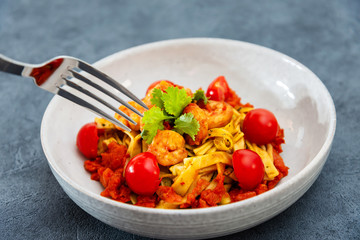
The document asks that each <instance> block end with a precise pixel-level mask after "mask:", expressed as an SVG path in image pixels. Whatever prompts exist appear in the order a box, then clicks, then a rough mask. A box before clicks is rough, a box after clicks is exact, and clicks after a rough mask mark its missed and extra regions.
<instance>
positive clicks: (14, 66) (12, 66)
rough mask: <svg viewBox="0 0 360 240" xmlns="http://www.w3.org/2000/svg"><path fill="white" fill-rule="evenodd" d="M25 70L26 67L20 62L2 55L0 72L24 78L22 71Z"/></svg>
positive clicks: (0, 57) (0, 56)
mask: <svg viewBox="0 0 360 240" xmlns="http://www.w3.org/2000/svg"><path fill="white" fill-rule="evenodd" d="M24 68H25V66H24V65H21V63H20V62H17V61H15V60H12V59H10V58H8V57H5V56H4V55H2V54H0V71H2V72H7V73H12V74H16V75H19V76H22V71H23V70H24Z"/></svg>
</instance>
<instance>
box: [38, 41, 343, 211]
mask: <svg viewBox="0 0 360 240" xmlns="http://www.w3.org/2000/svg"><path fill="white" fill-rule="evenodd" d="M199 43H202V44H203V43H207V44H209V43H217V44H236V45H239V44H240V45H243V46H244V47H247V48H253V49H254V48H257V49H260V50H262V51H265V52H266V53H268V54H271V55H274V56H278V57H282V58H286V59H287V60H289V61H290V62H292V63H294V64H296V65H298V66H299V67H301V68H302V69H303V70H305V71H306V72H308V73H309V74H311V75H312V76H313V78H312V79H313V81H317V82H318V83H320V86H321V87H322V88H323V89H322V90H323V91H324V93H325V95H326V101H327V103H328V104H329V108H330V115H329V116H330V119H329V130H328V132H327V136H326V139H325V141H324V143H323V144H322V146H321V148H320V150H319V151H318V153H317V154H316V155H315V157H314V158H313V159H312V160H311V161H310V163H309V164H308V165H306V166H305V167H304V168H303V169H302V170H300V172H298V173H297V174H296V175H294V176H293V177H292V178H291V179H289V180H288V181H286V182H284V183H282V184H281V185H279V186H277V187H275V188H273V189H271V191H267V192H265V193H262V194H260V195H257V196H256V197H253V198H250V199H245V200H242V201H239V202H234V203H231V204H226V205H221V206H216V207H209V208H201V209H157V208H147V207H141V206H135V205H131V204H127V203H122V202H117V201H115V200H112V199H109V198H106V197H102V196H101V195H100V193H99V194H96V193H93V192H91V191H89V190H87V189H86V188H83V187H81V186H80V185H78V184H77V183H75V182H73V181H71V179H69V178H68V177H67V176H65V175H64V174H62V171H61V170H60V168H59V167H58V166H57V164H56V161H54V159H52V158H51V157H50V156H51V154H50V152H48V151H49V149H48V148H47V147H46V142H44V141H43V139H44V135H45V132H44V131H45V130H44V129H45V127H46V125H47V119H48V118H49V117H48V115H49V109H50V108H51V107H52V106H53V105H55V104H56V103H57V101H59V100H60V99H61V100H62V98H60V97H59V96H56V95H55V96H54V97H53V98H52V99H51V101H50V102H49V104H48V106H47V108H46V110H45V113H44V115H43V118H42V122H41V129H40V137H41V145H42V148H43V151H44V154H45V156H46V159H47V161H48V164H49V165H50V167H51V169H52V170H53V171H55V172H56V174H57V175H59V177H61V178H62V179H63V180H64V181H65V182H66V183H67V184H68V185H69V186H72V187H73V188H75V189H76V190H77V191H79V192H81V193H82V194H84V195H87V196H88V197H90V198H94V199H95V200H97V201H100V202H103V203H104V204H109V205H111V206H112V207H118V208H123V209H125V210H129V211H135V212H142V213H145V214H157V215H179V216H182V215H198V214H205V213H206V214H215V213H217V212H226V211H231V210H233V209H234V208H235V207H236V208H240V207H247V206H249V205H252V204H254V203H255V204H256V203H257V202H262V201H263V199H265V198H268V197H270V196H271V195H277V194H279V193H280V192H282V191H284V190H285V189H288V188H290V187H291V186H292V185H293V184H295V183H296V182H297V181H299V180H300V179H302V178H304V177H305V176H308V175H309V174H311V172H312V170H313V168H314V167H315V166H317V165H318V164H321V163H322V162H324V163H325V161H326V154H327V153H328V152H329V149H330V148H331V145H332V141H333V139H334V135H335V130H336V110H335V105H334V102H333V99H332V97H331V95H330V93H329V91H328V89H327V88H326V86H325V85H324V83H323V82H322V81H321V80H320V79H319V78H318V77H317V76H316V75H315V74H314V73H313V72H312V71H311V70H310V69H309V68H307V67H306V66H304V65H303V64H301V63H300V62H298V61H297V60H295V59H293V58H291V57H289V56H287V55H285V54H283V53H281V52H278V51H276V50H273V49H270V48H267V47H264V46H260V45H257V44H253V43H249V42H244V41H239V40H232V39H223V38H178V39H170V40H162V41H156V42H151V43H146V44H142V45H138V46H134V47H131V48H128V49H125V50H121V51H118V52H116V53H113V54H111V55H108V56H107V57H104V58H102V59H100V60H98V61H96V62H95V63H94V64H93V65H94V66H95V67H97V68H100V69H101V68H102V67H104V66H106V65H108V64H109V63H110V62H111V61H112V60H113V59H114V58H119V57H126V56H127V55H129V54H136V53H137V52H142V51H147V50H149V49H152V48H166V47H169V46H174V45H179V44H199ZM89 180H90V178H89Z"/></svg>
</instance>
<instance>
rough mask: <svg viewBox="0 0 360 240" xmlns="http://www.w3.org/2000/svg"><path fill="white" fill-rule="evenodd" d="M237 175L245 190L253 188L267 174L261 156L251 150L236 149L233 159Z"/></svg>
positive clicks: (240, 184)
mask: <svg viewBox="0 0 360 240" xmlns="http://www.w3.org/2000/svg"><path fill="white" fill-rule="evenodd" d="M232 163H233V167H234V172H235V176H236V178H237V179H238V182H239V186H240V187H241V188H242V189H244V190H253V189H254V188H256V186H257V185H259V184H260V183H261V182H262V181H263V179H264V175H265V168H264V163H263V162H262V160H261V158H260V156H259V155H258V154H257V153H256V152H254V151H251V150H248V149H240V150H236V151H235V152H234V154H233V159H232Z"/></svg>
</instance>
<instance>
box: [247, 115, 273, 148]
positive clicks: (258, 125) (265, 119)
mask: <svg viewBox="0 0 360 240" xmlns="http://www.w3.org/2000/svg"><path fill="white" fill-rule="evenodd" d="M277 131H278V122H277V120H276V118H275V116H274V114H273V113H272V112H270V111H268V110H266V109H262V108H257V109H254V110H251V111H250V112H248V113H247V114H246V117H245V119H244V123H243V132H244V134H245V138H246V139H247V140H249V141H250V142H252V143H256V144H258V145H264V144H267V143H270V142H272V141H274V139H275V137H276V134H277Z"/></svg>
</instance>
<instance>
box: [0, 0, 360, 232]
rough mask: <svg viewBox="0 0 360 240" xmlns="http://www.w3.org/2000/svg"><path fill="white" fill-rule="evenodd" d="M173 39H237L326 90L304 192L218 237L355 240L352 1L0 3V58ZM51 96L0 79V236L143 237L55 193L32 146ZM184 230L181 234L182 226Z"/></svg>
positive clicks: (356, 76)
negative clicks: (321, 161) (327, 146)
mask: <svg viewBox="0 0 360 240" xmlns="http://www.w3.org/2000/svg"><path fill="white" fill-rule="evenodd" d="M184 37H220V38H229V39H236V40H242V41H248V42H252V43H255V44H259V45H263V46H266V47H269V48H273V49H275V50H278V51H280V52H283V53H285V54H287V55H289V56H291V57H293V58H295V59H297V60H298V61H300V62H301V63H303V64H305V65H306V66H308V67H309V68H310V69H311V70H312V71H314V72H315V74H317V75H318V76H319V77H320V79H321V80H322V81H323V82H324V84H325V85H326V87H327V88H328V89H329V91H330V93H331V95H332V97H333V99H334V102H335V105H336V109H337V117H338V122H337V131H336V135H335V140H334V144H333V149H332V151H331V153H330V156H329V159H328V161H327V163H326V165H325V167H324V169H323V172H322V173H321V175H320V176H319V178H318V180H317V181H316V182H315V184H314V185H313V186H312V187H311V188H310V190H309V191H308V192H307V193H306V194H305V195H304V196H303V197H302V198H301V199H300V200H299V201H297V202H296V203H295V204H294V205H293V206H291V207H290V208H289V209H287V210H286V211H284V212H283V213H281V214H280V215H279V216H277V217H275V218H273V219H271V220H270V221H268V222H265V223H263V224H261V225H259V226H257V227H254V228H252V229H249V230H247V231H244V232H241V233H238V234H234V235H230V236H227V237H224V238H223V239H239V238H243V239H359V238H360V237H359V236H360V222H359V220H360V209H359V202H360V190H359V186H360V185H359V180H360V179H359V176H360V166H359V165H360V164H359V155H360V152H359V146H360V141H359V119H360V111H359V110H360V107H359V106H360V97H359V91H360V1H359V0H338V1H328V0H321V1H310V0H302V1H266V0H263V1H256V3H255V1H223V2H222V3H220V1H217V0H216V1H215V0H214V1H165V0H164V1H158V0H157V1H147V0H143V1H130V0H129V1H110V0H105V1H94V0H87V1H67V2H65V1H52V2H51V3H50V1H45V0H43V1H29V0H21V1H13V0H1V1H0V53H3V54H5V55H7V56H9V57H12V58H15V59H19V60H22V61H27V62H33V63H39V62H42V61H45V60H46V59H48V58H51V57H54V56H56V55H60V54H65V55H73V56H76V57H79V58H82V59H84V60H86V61H88V62H95V61H97V60H99V59H101V58H103V57H105V56H107V55H109V54H112V53H114V52H117V51H119V50H123V49H126V48H129V47H132V46H136V45H139V44H143V43H148V42H153V41H158V40H165V39H172V38H184ZM51 98H52V95H51V94H49V93H47V92H45V91H41V90H40V89H38V88H36V87H35V86H34V85H33V83H32V82H31V81H28V80H26V79H20V78H18V77H15V76H10V75H5V74H4V73H0V110H1V115H0V126H1V128H0V153H1V154H0V233H1V234H0V238H1V239H145V238H141V237H139V236H134V235H132V234H128V233H125V232H122V231H119V230H117V229H114V228H112V227H109V226H107V225H105V224H103V223H102V222H100V221H98V220H96V219H95V218H93V217H91V216H90V215H88V214H87V213H85V212H84V211H83V210H81V209H80V208H79V207H77V205H75V204H74V203H73V202H72V201H71V200H70V199H69V198H68V197H67V195H66V194H65V193H64V192H63V191H62V189H61V188H60V186H59V185H58V183H57V182H56V180H55V178H54V177H53V175H52V173H51V172H50V169H49V166H48V164H47V161H46V159H45V156H44V154H43V152H42V149H41V143H40V136H39V135H40V134H39V132H40V123H41V118H42V115H43V113H44V111H45V109H46V106H47V104H48V102H49V101H50V99H51ZM184 231H186V229H184Z"/></svg>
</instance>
